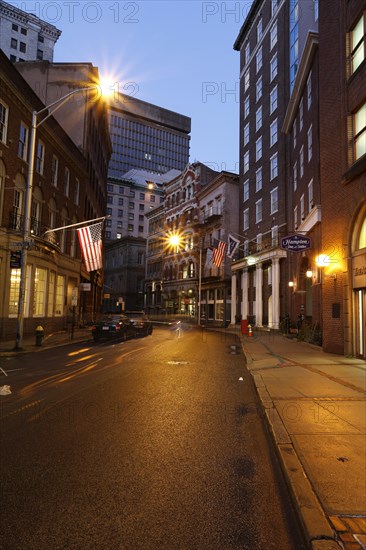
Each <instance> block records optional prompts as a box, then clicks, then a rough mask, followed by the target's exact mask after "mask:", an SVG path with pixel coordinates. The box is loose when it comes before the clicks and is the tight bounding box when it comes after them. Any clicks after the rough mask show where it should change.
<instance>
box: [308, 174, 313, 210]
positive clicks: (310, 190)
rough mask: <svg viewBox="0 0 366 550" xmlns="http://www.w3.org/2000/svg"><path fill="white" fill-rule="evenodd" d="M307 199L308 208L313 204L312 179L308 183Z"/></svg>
mask: <svg viewBox="0 0 366 550" xmlns="http://www.w3.org/2000/svg"><path fill="white" fill-rule="evenodd" d="M308 201H309V209H311V208H313V206H314V186H313V180H312V179H311V180H310V181H309V183H308Z"/></svg>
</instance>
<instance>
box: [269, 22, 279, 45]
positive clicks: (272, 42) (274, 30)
mask: <svg viewBox="0 0 366 550" xmlns="http://www.w3.org/2000/svg"><path fill="white" fill-rule="evenodd" d="M276 44H277V21H276V22H275V23H274V25H273V26H272V28H271V32H270V49H271V50H272V48H274V46H275V45H276Z"/></svg>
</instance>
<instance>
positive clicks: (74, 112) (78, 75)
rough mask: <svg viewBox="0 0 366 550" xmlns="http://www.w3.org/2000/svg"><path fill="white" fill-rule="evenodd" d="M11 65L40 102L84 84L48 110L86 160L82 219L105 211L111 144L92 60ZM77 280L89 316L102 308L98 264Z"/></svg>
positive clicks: (101, 214)
mask: <svg viewBox="0 0 366 550" xmlns="http://www.w3.org/2000/svg"><path fill="white" fill-rule="evenodd" d="M16 67H17V69H18V71H19V72H20V73H21V75H22V76H23V78H24V79H25V80H26V81H27V82H28V84H29V85H30V86H31V88H32V89H33V91H34V92H35V93H36V94H37V95H38V97H39V98H40V99H41V101H43V102H44V104H45V105H50V104H52V103H53V102H54V101H57V100H58V99H59V98H62V97H64V96H65V95H67V94H69V93H70V92H71V93H72V92H73V91H75V90H78V89H80V90H84V88H88V89H87V90H84V91H81V92H78V93H75V94H74V95H72V96H71V97H70V98H69V99H68V101H66V102H64V103H63V104H62V106H61V107H60V108H58V109H57V110H56V111H55V112H54V117H55V119H56V120H57V121H58V122H59V124H60V125H61V126H62V128H63V129H64V130H65V132H66V133H67V134H68V135H69V136H70V138H71V139H72V140H73V142H74V143H75V145H76V146H77V147H78V148H79V149H80V150H81V151H82V153H83V156H84V158H85V160H86V166H87V173H88V181H87V183H86V186H87V188H86V193H85V194H84V201H83V204H82V208H83V219H84V220H93V219H95V218H99V217H101V216H105V213H106V200H107V175H108V162H109V159H110V156H111V153H112V147H111V141H110V137H109V130H108V116H107V106H106V103H105V101H104V100H103V99H102V98H101V95H100V89H99V87H98V85H99V71H98V68H97V67H94V66H93V65H92V63H50V62H48V61H42V62H41V61H39V62H36V61H34V62H27V63H17V64H16ZM82 282H83V283H87V284H90V283H91V285H92V291H91V292H84V293H83V298H84V300H85V308H86V309H87V310H88V316H92V317H93V316H94V314H95V312H98V311H101V309H102V298H103V270H99V271H98V272H96V273H93V274H92V275H90V274H89V273H87V272H86V271H83V273H82Z"/></svg>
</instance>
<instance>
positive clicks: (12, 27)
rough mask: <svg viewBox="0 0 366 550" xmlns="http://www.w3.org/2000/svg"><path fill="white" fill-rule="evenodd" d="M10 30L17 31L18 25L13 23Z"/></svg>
mask: <svg viewBox="0 0 366 550" xmlns="http://www.w3.org/2000/svg"><path fill="white" fill-rule="evenodd" d="M11 30H12V31H15V32H18V25H15V23H13V24H12V26H11Z"/></svg>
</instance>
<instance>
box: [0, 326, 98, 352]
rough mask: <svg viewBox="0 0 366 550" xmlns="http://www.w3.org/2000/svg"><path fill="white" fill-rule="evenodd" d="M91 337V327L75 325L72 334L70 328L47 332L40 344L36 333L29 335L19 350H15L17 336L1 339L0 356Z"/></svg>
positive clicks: (40, 349)
mask: <svg viewBox="0 0 366 550" xmlns="http://www.w3.org/2000/svg"><path fill="white" fill-rule="evenodd" d="M91 337H92V336H91V327H85V328H76V327H75V329H74V333H73V334H71V331H70V330H68V331H67V330H62V331H59V332H53V333H51V334H47V333H46V334H45V336H44V338H43V341H42V344H41V345H40V346H37V345H36V337H35V335H34V336H28V337H25V338H23V341H22V346H21V350H19V351H15V337H14V338H13V339H12V340H4V341H3V340H0V357H1V356H3V357H4V356H12V355H20V354H23V353H31V352H35V351H42V350H44V349H48V348H53V347H56V346H61V345H64V344H70V343H72V342H77V341H80V340H90V339H91Z"/></svg>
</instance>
